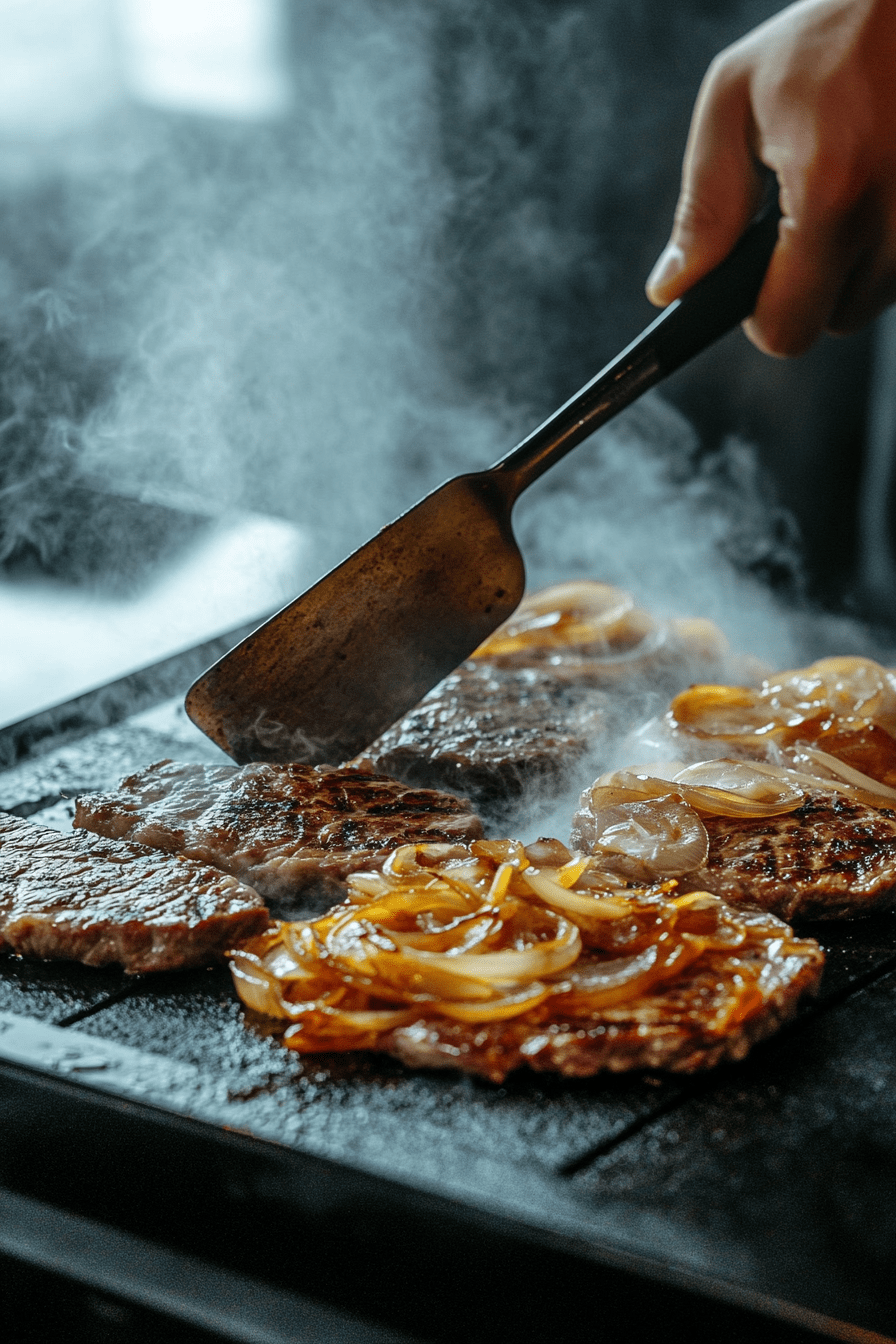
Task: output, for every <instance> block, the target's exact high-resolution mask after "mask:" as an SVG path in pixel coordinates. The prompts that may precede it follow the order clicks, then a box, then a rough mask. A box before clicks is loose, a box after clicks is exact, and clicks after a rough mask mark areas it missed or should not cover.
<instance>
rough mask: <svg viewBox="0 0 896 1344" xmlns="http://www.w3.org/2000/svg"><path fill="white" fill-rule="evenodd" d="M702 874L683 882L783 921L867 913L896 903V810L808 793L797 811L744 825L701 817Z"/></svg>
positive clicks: (687, 887) (728, 819) (742, 821)
mask: <svg viewBox="0 0 896 1344" xmlns="http://www.w3.org/2000/svg"><path fill="white" fill-rule="evenodd" d="M703 823H704V825H705V826H706V829H707V831H708V833H709V859H708V862H707V864H706V867H705V868H702V869H700V870H699V871H698V872H696V873H691V874H689V876H688V877H687V879H686V880H685V879H683V880H682V883H681V886H682V889H684V890H690V889H695V890H699V889H706V890H708V891H712V892H715V893H716V895H718V896H721V897H723V898H724V899H725V900H726V901H731V902H733V903H736V902H738V901H749V902H751V903H752V904H754V905H759V906H761V907H762V908H763V909H764V910H771V911H773V912H774V914H776V915H780V916H781V918H782V919H787V920H789V919H793V918H802V919H837V918H841V917H844V916H851V915H864V914H867V913H869V912H870V911H871V910H874V909H877V908H880V907H881V906H889V905H892V904H893V903H894V901H896V810H893V809H891V808H888V807H881V808H876V807H866V806H865V805H864V804H862V803H855V802H852V801H851V800H850V799H848V798H845V797H843V796H842V795H841V794H836V793H833V792H831V793H828V792H823V791H819V792H818V793H813V794H810V795H809V796H808V797H807V798H806V800H805V802H804V803H803V804H802V805H801V806H800V807H799V808H797V810H796V811H795V812H788V813H786V814H785V815H784V816H780V817H766V818H760V819H758V820H745V819H741V818H737V819H735V818H732V817H704V818H703Z"/></svg>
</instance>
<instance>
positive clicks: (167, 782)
mask: <svg viewBox="0 0 896 1344" xmlns="http://www.w3.org/2000/svg"><path fill="white" fill-rule="evenodd" d="M75 825H76V826H81V827H85V828H86V829H88V830H91V831H96V832H98V833H99V834H100V835H108V836H114V837H127V838H128V839H129V840H137V841H139V842H140V843H141V844H144V845H151V846H152V847H153V848H154V849H162V850H166V851H167V852H169V853H173V854H185V855H187V856H188V857H189V858H191V859H198V860H200V861H201V862H203V863H210V864H213V865H214V866H215V867H216V868H219V869H222V870H223V871H224V872H227V873H232V874H233V875H234V876H236V877H239V878H241V879H243V880H244V881H246V882H248V883H250V884H251V885H252V886H253V887H255V888H256V889H257V890H258V891H260V892H261V893H262V895H263V896H265V897H273V898H275V899H276V898H287V899H288V898H291V897H295V896H296V895H297V894H299V893H300V892H302V891H303V890H305V889H307V888H309V887H314V886H318V887H319V886H321V885H322V886H323V887H324V889H325V891H326V894H327V895H329V896H332V895H334V894H335V895H336V896H341V894H342V888H341V880H342V879H343V878H344V877H346V876H347V875H348V874H349V873H352V872H357V871H358V870H359V869H368V868H376V867H377V866H379V865H382V863H383V862H384V861H385V859H386V858H387V857H388V856H389V854H390V853H391V852H392V851H393V850H394V849H395V848H397V846H399V845H405V844H417V843H422V842H424V841H425V842H428V843H432V842H436V843H438V842H440V841H446V842H451V843H456V842H458V841H469V840H476V839H478V838H479V837H480V836H481V835H482V823H481V822H480V820H479V818H478V817H477V816H476V815H475V814H474V813H473V812H471V810H470V808H469V807H468V805H467V804H466V803H465V802H464V801H463V800H462V799H460V798H455V797H452V796H451V795H449V794H445V793H437V792H435V791H434V790H432V789H413V788H408V787H407V786H406V785H404V784H400V783H399V782H398V781H397V780H394V779H389V778H388V777H387V776H385V775H375V774H372V773H370V772H369V771H368V772H365V771H363V770H357V769H351V768H346V769H342V770H337V769H334V768H333V767H330V766H317V767H315V766H311V765H299V764H288V765H273V764H268V763H256V764H253V765H243V766H236V765H186V764H182V763H180V762H175V761H160V762H159V763H158V764H156V765H151V766H149V767H148V768H147V769H145V770H141V771H139V772H138V773H137V774H135V775H130V776H129V777H128V778H127V779H124V780H122V782H121V784H120V785H119V787H118V788H117V789H116V790H114V791H113V792H111V793H100V794H87V795H85V796H84V797H82V798H79V799H78V805H77V810H76V812H75Z"/></svg>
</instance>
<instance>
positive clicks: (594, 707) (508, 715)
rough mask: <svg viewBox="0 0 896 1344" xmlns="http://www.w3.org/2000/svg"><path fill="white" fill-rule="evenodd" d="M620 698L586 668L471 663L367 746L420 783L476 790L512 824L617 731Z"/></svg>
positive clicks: (497, 816) (373, 759) (494, 814)
mask: <svg viewBox="0 0 896 1344" xmlns="http://www.w3.org/2000/svg"><path fill="white" fill-rule="evenodd" d="M609 710H610V697H609V696H608V694H607V692H606V691H605V690H602V689H601V688H599V687H598V686H595V685H594V684H593V681H591V680H589V679H588V675H587V665H586V666H585V668H577V669H575V670H574V671H572V670H566V671H564V670H562V669H560V668H556V667H535V666H524V667H520V666H518V665H511V666H506V665H501V664H498V663H494V662H491V661H490V660H482V661H478V660H477V661H476V662H468V663H465V664H464V665H463V666H462V667H460V668H458V669H457V671H456V672H452V673H451V675H450V676H448V677H446V678H445V680H444V681H442V682H440V683H439V685H438V686H436V687H435V688H434V689H433V690H432V691H430V692H429V694H428V695H426V696H425V697H424V699H423V700H421V702H420V704H419V705H418V706H417V707H416V708H415V709H412V710H411V711H410V713H408V714H406V715H405V716H404V718H402V719H399V721H398V722H397V723H396V724H394V725H393V727H391V728H389V729H387V731H386V732H385V733H383V734H382V735H381V736H380V737H379V738H377V740H376V741H375V742H374V743H373V744H372V745H371V746H370V747H368V748H367V750H366V751H365V752H364V753H363V757H362V758H359V760H361V759H363V760H364V761H369V762H370V763H371V764H372V765H373V767H374V768H375V769H377V770H384V771H386V772H387V773H388V774H390V775H394V776H396V777H397V778H399V779H403V780H405V781H407V782H408V783H410V784H418V785H420V784H423V785H427V786H429V787H431V788H440V789H449V790H452V791H454V792H458V793H463V794H465V795H467V796H469V797H470V798H471V799H472V800H473V802H474V804H475V805H476V806H477V807H478V808H479V809H480V810H482V811H484V812H486V813H487V814H488V816H489V818H490V819H491V820H492V821H494V822H495V823H496V824H502V823H504V822H506V821H507V819H508V818H509V817H510V816H511V815H512V814H513V811H514V809H515V808H516V807H518V805H519V804H520V802H521V801H522V800H523V799H524V797H525V796H526V795H527V794H538V793H546V792H548V791H550V790H551V789H554V788H556V787H557V786H558V785H559V784H560V783H561V781H562V780H563V778H564V776H565V775H566V773H567V772H568V771H569V770H570V769H572V768H573V767H574V766H575V765H576V764H577V763H579V762H581V761H583V760H584V759H585V758H586V757H590V756H593V755H594V753H595V751H596V750H599V747H600V744H601V743H602V742H605V741H606V740H607V737H608V720H609Z"/></svg>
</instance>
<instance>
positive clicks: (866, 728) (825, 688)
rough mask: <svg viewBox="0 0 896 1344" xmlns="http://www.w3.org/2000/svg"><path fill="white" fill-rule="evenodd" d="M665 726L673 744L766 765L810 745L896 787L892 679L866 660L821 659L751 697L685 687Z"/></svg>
mask: <svg viewBox="0 0 896 1344" xmlns="http://www.w3.org/2000/svg"><path fill="white" fill-rule="evenodd" d="M667 723H668V726H669V729H670V731H671V734H672V737H673V739H674V738H675V737H676V736H678V737H679V739H681V737H682V735H684V736H691V737H692V738H693V737H697V738H702V739H704V740H705V739H707V738H716V739H720V740H721V741H724V742H725V743H726V744H728V745H729V748H731V747H733V748H736V749H737V750H738V751H740V752H742V753H743V754H745V755H751V756H763V755H764V756H765V757H766V758H767V759H769V758H772V759H773V758H774V754H775V752H780V751H781V750H782V749H785V748H787V747H789V746H791V745H793V744H801V743H806V744H810V745H814V746H815V747H817V748H818V749H819V750H821V751H823V752H826V753H827V754H828V755H829V756H835V757H836V758H837V759H838V760H841V761H843V762H844V763H845V764H847V765H848V766H851V767H852V768H853V769H855V770H857V771H858V773H860V774H863V775H866V776H869V777H872V778H874V779H877V780H879V781H881V782H883V783H885V784H888V785H891V786H892V785H894V784H896V740H894V737H896V673H894V672H892V671H890V670H889V669H888V668H885V667H882V666H881V665H880V664H879V663H876V662H874V661H873V659H871V658H852V657H849V658H846V657H844V658H823V659H821V660H819V661H818V662H816V663H812V664H811V665H810V666H809V667H805V668H797V669H795V670H793V671H788V672H779V673H777V674H775V675H774V676H772V677H769V678H767V679H766V680H765V681H764V682H763V683H762V686H761V687H760V688H759V689H758V690H753V689H751V688H750V687H746V686H692V687H691V688H690V690H687V691H684V692H682V694H681V695H678V696H676V698H675V699H674V700H673V702H672V706H671V709H670V711H669V714H668V716H667Z"/></svg>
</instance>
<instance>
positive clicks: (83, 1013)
mask: <svg viewBox="0 0 896 1344" xmlns="http://www.w3.org/2000/svg"><path fill="white" fill-rule="evenodd" d="M142 979H143V977H142V976H135V977H134V983H133V984H130V985H122V986H121V989H116V990H115V991H114V992H113V993H112V994H107V995H106V997H105V998H103V999H100V1000H99V1001H98V1002H97V1003H92V1004H90V1006H89V1007H87V1008H79V1009H78V1011H77V1012H76V1013H69V1014H68V1016H67V1017H60V1019H59V1021H58V1022H54V1023H53V1025H54V1027H73V1026H75V1024H76V1023H77V1022H83V1021H84V1019H85V1018H88V1017H95V1016H96V1014H97V1013H101V1012H102V1011H103V1009H104V1008H111V1007H112V1005H113V1004H115V1003H120V1002H121V1000H122V999H126V998H128V997H129V996H130V995H131V994H132V993H133V992H134V990H135V989H138V988H139V982H141V981H142Z"/></svg>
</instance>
